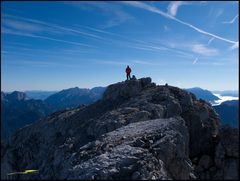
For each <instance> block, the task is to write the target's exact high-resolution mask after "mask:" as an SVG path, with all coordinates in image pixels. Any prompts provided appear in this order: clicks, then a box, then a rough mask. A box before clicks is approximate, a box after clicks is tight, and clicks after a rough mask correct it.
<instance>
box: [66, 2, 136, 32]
mask: <svg viewBox="0 0 240 181" xmlns="http://www.w3.org/2000/svg"><path fill="white" fill-rule="evenodd" d="M65 4H70V5H73V6H75V7H78V8H81V9H83V10H90V11H94V10H96V9H98V10H100V11H101V12H102V14H103V15H105V16H108V17H109V19H108V20H107V21H106V22H104V23H103V24H102V26H101V28H111V27H113V26H118V25H120V24H123V23H126V22H129V21H133V20H134V19H135V18H134V17H133V16H132V15H130V14H129V13H127V12H126V11H124V10H123V9H122V8H121V7H120V6H119V5H118V4H116V3H113V2H100V3H99V2H95V1H91V2H90V1H89V2H88V1H79V2H76V1H70V2H65Z"/></svg>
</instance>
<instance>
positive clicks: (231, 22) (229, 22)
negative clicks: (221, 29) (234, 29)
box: [222, 14, 238, 24]
mask: <svg viewBox="0 0 240 181" xmlns="http://www.w3.org/2000/svg"><path fill="white" fill-rule="evenodd" d="M237 18H238V14H237V15H236V16H235V17H234V18H233V19H232V20H231V21H224V22H222V23H224V24H233V23H234V22H235V20H236V19H237Z"/></svg>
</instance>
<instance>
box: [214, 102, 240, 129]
mask: <svg viewBox="0 0 240 181" xmlns="http://www.w3.org/2000/svg"><path fill="white" fill-rule="evenodd" d="M213 107H214V109H215V110H216V112H217V113H218V114H219V116H220V120H221V124H222V125H227V124H228V125H229V126H231V127H235V128H237V127H238V125H239V113H238V111H239V101H238V100H232V101H225V102H223V103H221V104H220V105H218V106H213Z"/></svg>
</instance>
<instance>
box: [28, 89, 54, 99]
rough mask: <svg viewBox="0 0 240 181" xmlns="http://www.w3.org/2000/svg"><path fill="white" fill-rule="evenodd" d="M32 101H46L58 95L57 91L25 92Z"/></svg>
mask: <svg viewBox="0 0 240 181" xmlns="http://www.w3.org/2000/svg"><path fill="white" fill-rule="evenodd" d="M24 93H25V94H26V95H27V97H28V98H30V99H40V100H44V99H46V98H47V97H49V96H51V95H53V94H55V93H57V91H25V92H24Z"/></svg>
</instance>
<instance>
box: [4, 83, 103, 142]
mask: <svg viewBox="0 0 240 181" xmlns="http://www.w3.org/2000/svg"><path fill="white" fill-rule="evenodd" d="M105 89H106V88H105V87H95V88H92V89H80V88H78V87H75V88H70V89H65V90H62V91H60V92H57V93H53V92H48V91H46V92H44V91H43V92H42V91H40V92H37V91H35V92H31V91H27V93H24V92H19V91H14V92H12V93H4V92H1V113H2V114H1V125H2V126H1V136H2V138H6V137H8V136H9V135H11V134H12V133H13V132H14V131H15V130H16V129H18V128H21V127H24V126H25V125H27V124H32V123H34V122H35V121H37V120H39V119H41V118H44V117H46V116H47V115H49V114H51V113H53V112H55V111H59V110H62V109H67V108H76V107H78V106H80V105H82V104H86V105H87V104H91V103H93V102H95V101H97V100H98V99H100V98H101V96H102V94H103V92H104V91H105ZM29 95H30V96H29ZM47 95H50V96H49V97H46V96H47ZM30 97H35V98H36V99H31V98H30ZM44 97H46V98H45V99H44V100H41V99H43V98H44ZM39 98H40V99H39Z"/></svg>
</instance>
